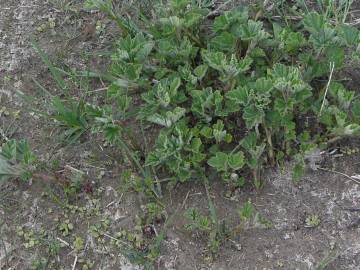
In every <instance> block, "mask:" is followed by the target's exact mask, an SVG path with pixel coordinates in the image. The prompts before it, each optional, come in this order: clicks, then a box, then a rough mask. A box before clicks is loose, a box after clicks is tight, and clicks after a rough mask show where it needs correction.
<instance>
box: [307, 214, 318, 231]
mask: <svg viewBox="0 0 360 270" xmlns="http://www.w3.org/2000/svg"><path fill="white" fill-rule="evenodd" d="M320 222H321V220H320V218H319V216H318V215H310V216H308V217H307V218H306V219H305V226H306V227H309V228H313V227H317V226H319V225H320Z"/></svg>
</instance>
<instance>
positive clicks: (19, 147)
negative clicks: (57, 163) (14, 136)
mask: <svg viewBox="0 0 360 270" xmlns="http://www.w3.org/2000/svg"><path fill="white" fill-rule="evenodd" d="M35 160H36V158H35V156H34V154H33V153H32V152H31V149H30V146H29V144H28V143H27V142H26V141H25V140H21V141H16V140H9V141H7V142H6V143H4V144H2V145H1V148H0V183H1V182H3V181H5V180H8V179H9V178H10V177H19V178H21V179H22V180H27V179H29V178H30V177H31V175H32V172H33V170H34V168H33V167H34V163H35Z"/></svg>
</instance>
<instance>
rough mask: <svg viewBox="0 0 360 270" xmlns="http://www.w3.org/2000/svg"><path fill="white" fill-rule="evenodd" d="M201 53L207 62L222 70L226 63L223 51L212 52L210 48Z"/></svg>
mask: <svg viewBox="0 0 360 270" xmlns="http://www.w3.org/2000/svg"><path fill="white" fill-rule="evenodd" d="M201 55H202V58H203V60H204V61H205V63H207V64H208V65H209V66H210V67H212V68H213V69H216V70H218V71H221V70H222V69H223V66H224V65H225V64H226V62H225V61H226V57H225V54H224V53H222V52H211V51H208V50H202V51H201Z"/></svg>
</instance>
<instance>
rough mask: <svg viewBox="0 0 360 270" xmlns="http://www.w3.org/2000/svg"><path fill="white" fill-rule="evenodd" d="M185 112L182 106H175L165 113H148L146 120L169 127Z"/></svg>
mask: <svg viewBox="0 0 360 270" xmlns="http://www.w3.org/2000/svg"><path fill="white" fill-rule="evenodd" d="M185 112H186V110H185V109H184V108H180V107H176V108H175V109H174V110H173V111H168V112H166V113H165V115H161V114H159V113H156V114H153V115H150V116H148V117H147V119H146V120H148V121H149V122H152V123H155V124H158V125H161V126H164V127H171V126H172V125H174V124H175V123H176V122H177V121H179V120H180V119H181V118H182V117H183V116H184V115H185Z"/></svg>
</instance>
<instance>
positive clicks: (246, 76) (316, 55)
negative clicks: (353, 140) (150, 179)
mask: <svg viewBox="0 0 360 270" xmlns="http://www.w3.org/2000/svg"><path fill="white" fill-rule="evenodd" d="M90 2H91V1H90ZM93 2H94V1H93ZM95 2H97V4H98V5H99V3H101V2H102V1H95ZM208 14H209V10H207V9H206V8H203V7H201V6H200V7H199V5H192V4H191V1H188V0H172V1H169V2H168V3H167V5H165V6H162V7H159V8H158V9H157V13H156V15H154V16H155V17H154V18H151V19H150V20H148V21H146V22H147V24H146V25H147V28H146V29H143V30H141V31H140V30H138V28H136V29H137V30H138V31H131V29H133V28H131V27H132V25H130V24H127V25H122V27H128V28H127V29H128V30H127V31H124V32H123V33H124V35H123V37H121V38H120V39H119V40H117V42H116V47H115V52H114V53H113V54H112V56H111V59H112V65H111V69H110V73H111V77H112V78H113V79H112V83H111V85H110V86H109V88H108V90H107V98H108V99H107V100H108V102H109V104H113V103H112V102H115V103H116V106H112V107H110V106H106V110H103V111H106V112H107V113H106V116H104V117H98V119H101V123H102V130H103V131H104V132H105V133H106V135H107V138H111V139H114V138H117V137H121V136H122V134H123V133H122V132H121V131H122V130H123V129H124V125H122V123H124V122H126V121H128V120H137V121H138V122H139V123H141V125H142V123H148V124H149V125H150V126H152V125H155V126H157V127H158V128H159V129H160V132H159V133H158V136H157V139H156V142H155V143H154V146H153V147H152V149H151V151H150V152H149V153H147V154H146V157H145V164H144V165H145V167H146V168H148V169H155V170H156V171H165V172H167V173H168V174H171V176H172V179H173V180H174V181H181V182H185V181H189V180H191V179H194V178H198V176H199V175H204V172H206V173H205V174H206V175H209V173H208V172H209V170H208V168H210V167H212V168H214V169H215V170H216V172H218V173H219V175H221V177H222V179H224V181H226V182H227V183H231V184H232V185H235V186H241V185H243V183H244V177H243V176H247V177H248V176H249V173H247V172H250V175H251V176H250V178H252V180H253V181H254V184H255V186H256V187H260V186H261V171H262V169H263V168H264V166H268V165H270V166H274V165H281V164H283V162H284V160H287V159H293V160H295V161H296V166H295V170H294V177H295V178H296V177H299V176H301V174H302V172H303V169H304V164H305V163H304V156H305V155H306V154H307V153H309V152H311V151H312V150H313V149H315V148H317V147H319V146H323V145H326V142H328V141H332V140H335V139H337V138H340V137H342V136H352V135H358V134H359V133H360V126H359V124H360V121H359V119H360V116H359V101H358V100H356V99H355V92H353V91H349V90H347V89H346V88H345V86H344V85H343V84H341V83H340V82H339V81H337V80H335V75H336V74H337V73H338V72H339V71H340V70H341V69H342V68H344V67H345V59H346V58H347V56H348V53H351V58H350V59H351V61H357V59H359V55H360V54H359V52H360V47H359V46H358V44H359V41H360V38H359V31H358V30H357V29H356V28H354V27H352V26H349V25H347V24H345V23H341V22H339V23H332V22H331V21H330V20H329V19H328V18H327V17H326V16H325V15H323V14H318V13H317V12H315V11H313V12H309V13H308V14H307V15H306V16H304V18H303V19H302V20H301V21H299V22H296V23H293V24H289V23H288V22H286V23H285V22H282V21H275V22H274V21H272V20H270V19H267V18H265V17H261V16H257V15H255V13H254V14H252V13H251V12H250V11H249V10H248V9H246V8H235V9H233V10H230V11H227V12H225V13H224V14H223V15H221V16H218V17H216V18H215V19H214V20H213V21H211V22H210V24H211V25H210V27H209V20H208V19H207V16H208ZM256 14H259V13H256ZM144 20H145V19H144ZM347 62H348V61H347ZM139 93H140V95H141V101H139V98H138V94H139ZM105 119H106V120H105ZM149 125H147V127H148V126H149ZM139 144H141V143H139Z"/></svg>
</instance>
